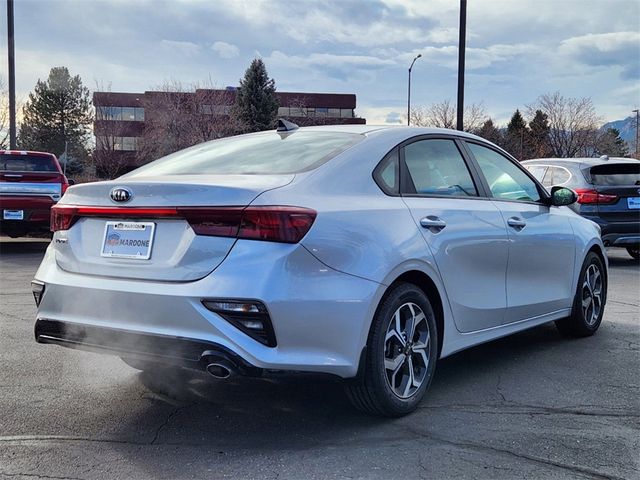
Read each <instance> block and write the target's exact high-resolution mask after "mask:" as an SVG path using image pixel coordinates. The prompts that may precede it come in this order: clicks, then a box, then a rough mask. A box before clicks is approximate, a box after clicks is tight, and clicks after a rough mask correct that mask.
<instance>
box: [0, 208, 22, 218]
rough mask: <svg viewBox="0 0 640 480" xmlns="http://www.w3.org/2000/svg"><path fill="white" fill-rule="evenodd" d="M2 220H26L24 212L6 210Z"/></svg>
mask: <svg viewBox="0 0 640 480" xmlns="http://www.w3.org/2000/svg"><path fill="white" fill-rule="evenodd" d="M2 218H3V219H4V220H24V210H4V211H3V212H2Z"/></svg>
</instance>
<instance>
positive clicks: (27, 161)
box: [0, 153, 58, 172]
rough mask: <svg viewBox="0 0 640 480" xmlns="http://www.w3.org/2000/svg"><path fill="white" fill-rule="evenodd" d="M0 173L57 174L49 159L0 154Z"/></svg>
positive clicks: (39, 156)
mask: <svg viewBox="0 0 640 480" xmlns="http://www.w3.org/2000/svg"><path fill="white" fill-rule="evenodd" d="M0 171H3V172H57V171H58V167H57V165H56V164H55V162H54V161H53V158H51V157H45V156H41V155H8V154H6V153H3V154H0Z"/></svg>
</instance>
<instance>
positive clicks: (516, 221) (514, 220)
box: [507, 217, 527, 230]
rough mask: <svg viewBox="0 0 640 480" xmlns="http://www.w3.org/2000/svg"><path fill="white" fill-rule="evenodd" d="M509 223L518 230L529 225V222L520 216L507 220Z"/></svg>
mask: <svg viewBox="0 0 640 480" xmlns="http://www.w3.org/2000/svg"><path fill="white" fill-rule="evenodd" d="M507 223H508V224H509V226H510V227H513V228H515V229H516V230H522V229H523V228H524V227H526V226H527V222H525V221H524V220H523V219H521V218H519V217H511V218H510V219H509V220H507Z"/></svg>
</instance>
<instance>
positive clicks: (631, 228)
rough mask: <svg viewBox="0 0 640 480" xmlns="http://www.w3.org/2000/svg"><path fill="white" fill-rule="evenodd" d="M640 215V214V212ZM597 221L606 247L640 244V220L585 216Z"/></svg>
mask: <svg viewBox="0 0 640 480" xmlns="http://www.w3.org/2000/svg"><path fill="white" fill-rule="evenodd" d="M639 215H640V214H639ZM585 218H588V219H589V220H592V221H594V222H596V223H597V224H598V225H599V226H600V229H601V236H602V243H604V246H605V247H633V246H636V245H640V221H632V222H607V221H605V220H603V219H602V218H601V217H595V216H594V217H591V216H585Z"/></svg>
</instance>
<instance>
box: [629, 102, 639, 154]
mask: <svg viewBox="0 0 640 480" xmlns="http://www.w3.org/2000/svg"><path fill="white" fill-rule="evenodd" d="M631 111H632V112H634V113H635V114H636V158H637V159H638V160H640V155H638V152H640V149H638V123H640V110H639V109H637V108H636V109H635V110H631Z"/></svg>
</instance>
